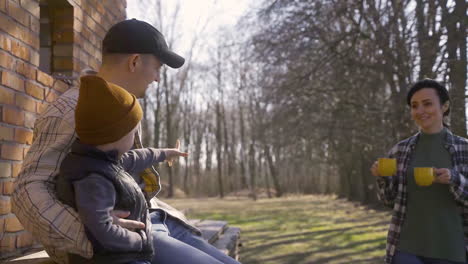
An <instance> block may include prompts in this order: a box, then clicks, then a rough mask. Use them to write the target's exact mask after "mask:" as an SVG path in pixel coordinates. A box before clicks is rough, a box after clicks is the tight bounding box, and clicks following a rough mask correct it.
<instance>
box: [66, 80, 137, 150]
mask: <svg viewBox="0 0 468 264" xmlns="http://www.w3.org/2000/svg"><path fill="white" fill-rule="evenodd" d="M142 117H143V111H142V109H141V106H140V103H138V100H137V99H136V97H135V95H133V94H130V93H129V92H127V91H126V90H125V89H123V88H122V87H120V86H118V85H115V84H113V83H108V82H106V81H105V80H104V79H102V78H101V77H98V76H92V75H87V76H83V77H81V79H80V94H79V97H78V104H77V106H76V110H75V126H76V128H75V130H76V133H77V134H78V138H79V139H80V141H81V142H82V143H85V144H89V145H104V144H107V143H112V142H115V141H118V140H119V139H121V138H123V137H124V136H125V135H127V134H128V133H129V132H130V131H132V129H133V128H135V127H136V125H137V124H138V122H140V121H141V119H142Z"/></svg>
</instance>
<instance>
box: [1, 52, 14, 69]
mask: <svg viewBox="0 0 468 264" xmlns="http://www.w3.org/2000/svg"><path fill="white" fill-rule="evenodd" d="M13 61H14V60H13V58H12V57H11V56H10V55H8V54H6V53H5V52H0V66H1V67H3V68H6V69H12V68H13Z"/></svg>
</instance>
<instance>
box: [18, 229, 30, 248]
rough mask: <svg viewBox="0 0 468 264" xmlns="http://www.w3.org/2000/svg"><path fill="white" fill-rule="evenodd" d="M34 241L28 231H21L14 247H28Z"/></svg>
mask: <svg viewBox="0 0 468 264" xmlns="http://www.w3.org/2000/svg"><path fill="white" fill-rule="evenodd" d="M33 243H34V238H33V236H32V235H31V233H29V232H26V231H25V232H23V233H21V234H20V235H19V236H18V238H17V240H16V247H17V248H24V247H30V246H32V245H33Z"/></svg>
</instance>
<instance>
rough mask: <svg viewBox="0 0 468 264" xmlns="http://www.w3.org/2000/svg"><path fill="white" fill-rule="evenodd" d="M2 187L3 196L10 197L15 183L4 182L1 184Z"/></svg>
mask: <svg viewBox="0 0 468 264" xmlns="http://www.w3.org/2000/svg"><path fill="white" fill-rule="evenodd" d="M2 185H3V188H2V190H3V194H4V195H11V194H12V193H13V190H14V186H15V182H14V181H11V180H9V181H4V182H3V183H2Z"/></svg>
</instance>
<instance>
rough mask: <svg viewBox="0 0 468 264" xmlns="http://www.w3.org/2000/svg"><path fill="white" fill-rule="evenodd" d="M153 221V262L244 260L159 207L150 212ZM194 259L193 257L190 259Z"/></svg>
mask: <svg viewBox="0 0 468 264" xmlns="http://www.w3.org/2000/svg"><path fill="white" fill-rule="evenodd" d="M150 217H151V223H152V232H153V233H152V235H153V247H154V257H153V259H152V260H151V263H153V264H223V263H224V264H240V263H239V262H238V261H236V260H234V259H233V258H231V257H229V256H227V255H226V254H224V253H222V252H221V251H219V250H218V249H217V248H215V247H214V246H212V245H211V244H209V243H208V242H207V241H205V240H204V239H203V238H202V237H201V236H198V235H196V234H193V233H192V232H191V231H190V230H189V229H188V228H187V227H185V226H184V225H183V224H181V223H180V222H178V221H177V220H175V219H174V218H172V217H171V216H169V215H167V214H166V212H164V211H161V210H157V211H154V212H152V213H151V214H150ZM188 260H190V261H188Z"/></svg>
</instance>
